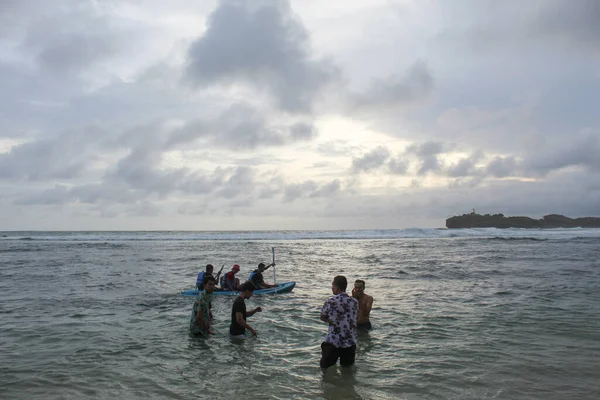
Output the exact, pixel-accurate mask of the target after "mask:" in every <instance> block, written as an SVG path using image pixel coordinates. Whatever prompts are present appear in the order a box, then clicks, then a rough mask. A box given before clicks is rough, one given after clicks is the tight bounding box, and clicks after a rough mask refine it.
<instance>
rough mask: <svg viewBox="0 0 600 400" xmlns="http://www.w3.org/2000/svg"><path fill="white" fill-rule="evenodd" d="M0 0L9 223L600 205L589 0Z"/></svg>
mask: <svg viewBox="0 0 600 400" xmlns="http://www.w3.org/2000/svg"><path fill="white" fill-rule="evenodd" d="M0 3H1V7H0V230H29V229H32V230H121V229H125V230H147V229H153V230H174V229H182V230H234V229H241V230H246V229H259V230H262V229H359V228H375V229H376V228H382V229H384V228H409V227H424V228H426V227H443V226H444V224H445V219H446V218H448V217H450V216H452V215H455V214H462V213H465V212H470V211H471V209H472V208H476V210H477V211H478V212H480V213H500V212H501V213H504V214H505V215H528V216H532V217H536V218H538V217H541V216H543V215H545V214H549V213H560V214H564V215H567V216H571V217H577V216H600V24H598V21H599V20H600V2H598V1H596V0H577V1H572V0H566V1H555V0H528V1H512V0H506V1H492V0H451V1H447V0H437V1H436V0H369V1H363V0H328V1H323V0H291V1H286V0H218V1H217V0H202V1H198V0H170V1H169V2H166V1H163V0H95V1H94V0H53V1H47V0H0Z"/></svg>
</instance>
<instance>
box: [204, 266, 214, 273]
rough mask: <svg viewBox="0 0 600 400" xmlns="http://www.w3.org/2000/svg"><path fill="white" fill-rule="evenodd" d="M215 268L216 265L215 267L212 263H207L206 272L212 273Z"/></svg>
mask: <svg viewBox="0 0 600 400" xmlns="http://www.w3.org/2000/svg"><path fill="white" fill-rule="evenodd" d="M214 269H215V267H213V265H212V264H207V265H206V272H208V273H209V274H212V273H213V270H214Z"/></svg>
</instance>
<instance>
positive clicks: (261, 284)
mask: <svg viewBox="0 0 600 400" xmlns="http://www.w3.org/2000/svg"><path fill="white" fill-rule="evenodd" d="M273 266H275V263H271V264H269V265H265V264H264V263H260V264H258V268H257V269H255V270H254V271H252V272H251V273H250V277H249V278H248V280H249V281H251V282H252V283H254V286H255V287H256V289H267V288H272V287H277V285H271V284H269V283H267V282H265V278H264V277H263V274H262V273H263V272H264V271H266V270H267V269H269V267H273Z"/></svg>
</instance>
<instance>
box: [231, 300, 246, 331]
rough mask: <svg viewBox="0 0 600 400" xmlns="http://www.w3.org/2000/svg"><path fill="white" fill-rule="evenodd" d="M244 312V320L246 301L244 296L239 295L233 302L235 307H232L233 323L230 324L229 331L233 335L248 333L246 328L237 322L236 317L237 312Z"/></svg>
mask: <svg viewBox="0 0 600 400" xmlns="http://www.w3.org/2000/svg"><path fill="white" fill-rule="evenodd" d="M238 312H239V313H242V316H243V317H244V321H245V320H246V302H245V301H244V298H243V297H242V296H238V297H237V298H236V299H235V301H234V302H233V307H231V325H230V326H229V333H230V334H231V335H234V336H237V335H243V334H244V333H246V328H244V327H243V326H241V325H240V324H238V323H237V319H236V318H235V313H238Z"/></svg>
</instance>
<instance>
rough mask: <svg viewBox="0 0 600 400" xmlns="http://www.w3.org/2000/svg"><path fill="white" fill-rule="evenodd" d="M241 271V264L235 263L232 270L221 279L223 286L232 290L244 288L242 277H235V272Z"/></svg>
mask: <svg viewBox="0 0 600 400" xmlns="http://www.w3.org/2000/svg"><path fill="white" fill-rule="evenodd" d="M238 272H240V266H239V265H237V264H233V268H231V271H229V272H228V273H226V274H225V275H223V278H222V279H221V288H222V289H223V290H228V291H230V292H239V291H241V290H242V288H241V285H240V279H239V278H236V277H235V274H237V273H238Z"/></svg>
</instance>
